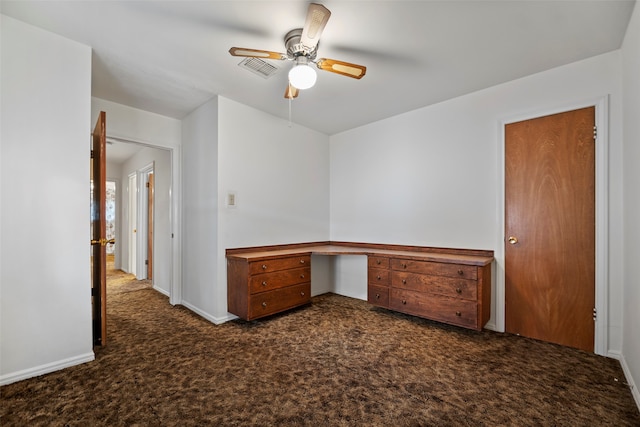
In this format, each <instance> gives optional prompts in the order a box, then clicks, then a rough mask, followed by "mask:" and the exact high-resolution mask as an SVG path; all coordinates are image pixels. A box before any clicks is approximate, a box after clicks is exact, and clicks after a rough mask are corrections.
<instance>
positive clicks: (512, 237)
mask: <svg viewBox="0 0 640 427" xmlns="http://www.w3.org/2000/svg"><path fill="white" fill-rule="evenodd" d="M509 243H511V244H512V245H515V244H516V243H518V238H517V237H515V236H509Z"/></svg>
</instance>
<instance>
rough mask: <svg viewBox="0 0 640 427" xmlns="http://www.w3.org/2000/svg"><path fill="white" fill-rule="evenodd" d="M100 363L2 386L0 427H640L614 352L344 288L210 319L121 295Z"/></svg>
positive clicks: (139, 295) (113, 306)
mask: <svg viewBox="0 0 640 427" xmlns="http://www.w3.org/2000/svg"><path fill="white" fill-rule="evenodd" d="M108 320H109V323H108V339H109V343H108V345H107V346H106V347H105V348H98V349H97V351H96V353H97V354H96V360H95V361H94V362H91V363H87V364H84V365H80V366H75V367H72V368H68V369H65V370H63V371H59V372H55V373H52V374H48V375H44V376H41V377H38V378H33V379H29V380H26V381H21V382H19V383H15V384H10V385H7V386H5V387H3V388H2V389H1V400H0V402H1V404H2V408H1V411H0V416H1V418H0V425H2V426H25V425H27V426H38V425H43V426H49V425H56V426H67V425H68V426H103V425H104V426H107V425H108V426H176V425H180V426H204V425H220V426H250V425H258V426H275V425H278V426H290V425H294V426H295V425H298V426H431V425H433V426H497V425H500V426H503V425H514V426H576V425H577V426H594V425H602V426H604V425H606V426H638V425H640V414H639V413H638V409H637V407H636V405H635V403H634V400H633V398H632V396H631V393H630V391H629V389H628V387H627V386H625V385H624V377H623V373H622V370H621V368H620V365H619V363H618V362H617V361H616V360H612V359H608V358H604V357H600V356H595V355H593V354H588V353H584V352H581V351H578V350H573V349H568V348H563V347H560V346H556V345H552V344H547V343H542V342H537V341H533V340H529V339H525V338H519V337H515V336H510V335H506V334H498V333H493V332H489V331H484V332H482V333H477V332H473V331H466V330H462V329H458V328H454V327H448V326H445V325H441V324H438V323H435V322H430V321H426V320H421V319H418V318H414V317H410V316H405V315H401V314H396V313H393V312H389V311H385V310H381V309H376V308H372V307H371V306H369V305H367V303H366V302H363V301H359V300H355V299H351V298H346V297H342V296H338V295H334V294H327V295H322V296H319V297H315V298H314V299H313V304H312V305H310V306H307V307H303V308H301V309H298V310H294V311H292V312H289V313H286V314H283V315H279V316H275V317H272V318H270V319H267V320H262V321H255V322H244V321H233V322H228V323H225V324H223V325H219V326H216V325H213V324H211V323H209V322H207V321H206V320H204V319H202V318H200V317H198V316H196V315H195V314H193V313H192V312H190V311H189V310H187V309H184V308H182V307H171V306H170V305H169V304H168V300H167V298H166V297H165V296H163V295H161V294H159V293H157V292H156V291H154V290H150V289H142V290H138V291H134V292H126V293H119V294H111V296H110V297H109V311H108Z"/></svg>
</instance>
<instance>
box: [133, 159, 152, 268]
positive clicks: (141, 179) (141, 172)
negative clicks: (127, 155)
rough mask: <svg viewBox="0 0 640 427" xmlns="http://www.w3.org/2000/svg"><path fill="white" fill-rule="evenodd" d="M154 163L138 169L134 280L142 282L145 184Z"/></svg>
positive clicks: (146, 209) (145, 253) (145, 254)
mask: <svg viewBox="0 0 640 427" xmlns="http://www.w3.org/2000/svg"><path fill="white" fill-rule="evenodd" d="M153 168H154V162H151V163H150V164H148V165H146V166H144V167H143V168H140V169H138V171H137V172H138V199H137V203H138V218H137V220H138V233H137V235H136V245H137V249H136V255H137V259H136V262H137V263H136V272H137V274H136V279H138V280H143V279H148V278H149V276H148V274H147V265H146V263H145V261H146V260H147V259H148V245H147V241H148V238H149V237H148V236H149V230H148V221H147V215H148V212H149V207H148V203H147V201H148V200H149V188H148V187H147V182H149V175H150V174H152V173H153V171H154V169H153Z"/></svg>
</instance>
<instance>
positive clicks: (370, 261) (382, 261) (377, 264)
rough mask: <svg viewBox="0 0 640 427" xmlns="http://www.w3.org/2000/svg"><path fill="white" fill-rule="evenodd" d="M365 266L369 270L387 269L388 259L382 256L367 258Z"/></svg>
mask: <svg viewBox="0 0 640 427" xmlns="http://www.w3.org/2000/svg"><path fill="white" fill-rule="evenodd" d="M367 265H368V266H369V268H386V269H388V268H389V258H387V257H383V256H373V255H369V256H367Z"/></svg>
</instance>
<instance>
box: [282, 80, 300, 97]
mask: <svg viewBox="0 0 640 427" xmlns="http://www.w3.org/2000/svg"><path fill="white" fill-rule="evenodd" d="M298 93H299V90H298V88H297V87H293V86H292V85H291V83H289V85H288V86H287V89H286V90H285V91H284V97H285V98H287V99H293V98H297V97H298Z"/></svg>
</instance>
